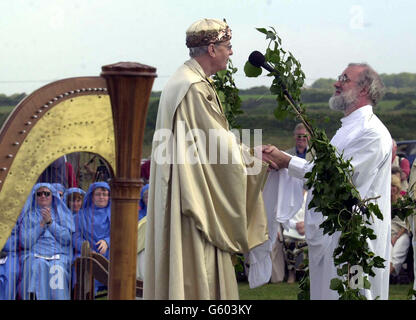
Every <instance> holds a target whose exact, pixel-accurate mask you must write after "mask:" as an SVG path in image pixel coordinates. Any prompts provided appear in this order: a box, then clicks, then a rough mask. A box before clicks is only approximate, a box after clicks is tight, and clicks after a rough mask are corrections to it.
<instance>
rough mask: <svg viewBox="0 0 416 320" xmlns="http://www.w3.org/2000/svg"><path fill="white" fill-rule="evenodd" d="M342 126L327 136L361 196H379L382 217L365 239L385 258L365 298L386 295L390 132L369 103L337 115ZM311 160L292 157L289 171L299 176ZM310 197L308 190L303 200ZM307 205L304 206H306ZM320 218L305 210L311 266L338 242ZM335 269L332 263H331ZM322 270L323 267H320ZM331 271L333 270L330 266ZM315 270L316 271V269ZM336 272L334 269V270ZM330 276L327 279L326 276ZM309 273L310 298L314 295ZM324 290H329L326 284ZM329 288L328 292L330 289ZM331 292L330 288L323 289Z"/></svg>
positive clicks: (309, 164)
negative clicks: (371, 236) (372, 234)
mask: <svg viewBox="0 0 416 320" xmlns="http://www.w3.org/2000/svg"><path fill="white" fill-rule="evenodd" d="M341 122H342V126H341V128H340V129H338V131H337V132H336V134H335V136H334V137H333V138H332V140H331V144H332V145H333V146H335V147H336V149H337V151H338V153H339V154H341V153H342V152H343V159H345V160H347V159H350V158H352V160H351V164H352V166H353V168H354V173H353V177H352V181H353V183H354V185H355V187H356V188H357V190H358V191H359V193H360V195H361V197H362V198H363V199H366V198H373V197H378V196H380V198H379V199H377V200H376V202H377V204H378V206H379V208H380V210H381V212H382V214H383V217H384V219H383V220H379V219H377V218H375V221H374V223H373V224H372V228H373V229H374V230H375V233H376V235H377V239H375V240H368V243H369V247H370V250H371V251H373V252H374V253H375V254H376V255H377V256H380V257H382V258H383V259H385V260H386V262H385V266H386V268H385V269H375V272H376V277H374V278H370V279H369V280H370V282H371V291H370V290H365V295H366V297H367V298H368V299H375V298H376V297H377V296H379V297H380V298H381V299H388V278H389V277H388V266H389V260H390V253H389V250H388V248H389V243H390V221H391V218H390V210H391V208H390V181H391V153H392V140H391V136H390V133H389V132H388V130H387V129H386V127H385V126H384V125H383V123H382V122H381V121H380V120H379V119H378V118H377V116H376V115H375V114H374V113H373V108H372V106H371V105H366V106H363V107H361V108H359V109H357V110H355V111H354V112H352V113H351V114H350V115H348V116H346V117H344V118H342V119H341ZM312 166H313V163H308V162H307V161H306V160H304V159H301V158H298V157H292V159H291V160H290V162H289V167H288V170H289V175H291V176H293V177H297V178H300V179H303V177H304V176H305V174H306V173H307V172H308V171H310V170H311V169H312ZM311 198H312V192H311V191H309V194H308V200H307V203H308V204H309V202H310V200H311ZM307 207H308V206H306V208H307ZM323 220H324V218H323V216H322V214H321V213H320V212H315V211H314V210H313V209H312V210H307V211H306V214H305V235H306V239H307V242H308V247H309V252H310V255H309V262H310V267H311V269H313V268H314V267H317V266H318V265H319V264H322V262H321V260H322V258H324V257H325V258H328V257H330V256H332V252H333V249H334V248H335V247H336V245H337V243H338V237H339V233H338V234H334V235H332V236H328V235H327V234H326V235H323V233H322V229H321V228H319V225H320V224H321V223H322V222H323ZM334 269H335V267H334ZM322 271H323V270H322ZM331 271H334V270H331ZM317 274H319V273H317ZM320 274H321V275H322V277H330V276H332V275H333V274H334V272H326V271H323V272H321V273H320ZM335 274H336V272H335ZM329 280H330V279H329ZM314 289H318V288H312V273H311V299H314V297H313V294H314ZM319 290H321V293H322V292H324V293H323V294H321V295H318V296H319V298H323V299H325V290H326V288H319ZM328 290H330V289H329V288H328ZM331 291H332V292H331ZM327 292H331V293H333V292H334V291H333V290H330V291H327Z"/></svg>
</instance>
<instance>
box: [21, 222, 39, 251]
mask: <svg viewBox="0 0 416 320" xmlns="http://www.w3.org/2000/svg"><path fill="white" fill-rule="evenodd" d="M19 229H20V232H19V242H20V245H21V246H22V247H23V248H24V249H31V248H32V246H33V245H34V244H35V243H36V242H37V241H38V239H39V237H40V236H41V235H43V233H44V232H45V228H42V227H41V226H40V223H39V222H34V221H33V220H32V219H28V217H27V216H26V217H25V218H24V219H23V220H22V222H21V225H20V228H19Z"/></svg>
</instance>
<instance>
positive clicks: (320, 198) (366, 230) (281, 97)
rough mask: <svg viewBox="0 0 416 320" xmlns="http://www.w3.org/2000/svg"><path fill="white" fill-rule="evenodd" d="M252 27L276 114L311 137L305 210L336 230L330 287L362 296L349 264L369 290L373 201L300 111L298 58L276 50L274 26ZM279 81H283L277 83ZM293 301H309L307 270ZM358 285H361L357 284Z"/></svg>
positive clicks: (374, 263) (377, 264)
mask: <svg viewBox="0 0 416 320" xmlns="http://www.w3.org/2000/svg"><path fill="white" fill-rule="evenodd" d="M270 28H271V29H265V28H258V29H257V30H258V31H259V32H261V33H263V34H265V35H266V40H269V44H268V47H267V49H266V52H265V54H264V56H265V60H266V62H267V63H269V64H270V65H271V66H272V67H273V68H274V69H276V70H277V71H278V73H279V75H280V76H279V77H275V76H276V74H275V73H269V74H268V75H267V76H269V77H274V79H273V81H272V85H271V87H270V91H271V93H272V94H275V95H276V96H277V98H276V100H277V108H276V109H275V111H274V114H275V116H276V118H278V119H284V118H286V117H298V118H299V119H300V120H301V121H302V122H303V123H304V125H305V127H306V129H307V130H308V132H309V133H310V135H311V139H310V144H311V145H310V147H311V150H313V153H314V166H313V169H312V171H311V172H308V173H307V174H306V175H305V178H306V179H307V182H306V184H307V186H308V188H309V189H312V200H311V202H310V203H309V206H308V208H309V209H315V210H316V211H319V212H321V213H322V215H323V216H324V217H325V218H326V219H325V220H324V222H323V223H322V224H321V225H320V227H321V228H322V229H323V233H324V234H328V235H333V234H334V233H336V232H339V234H340V238H339V242H338V247H337V248H335V250H334V253H333V257H334V264H335V267H336V268H337V275H338V276H339V277H337V278H334V279H332V280H331V283H330V288H331V289H332V290H336V291H337V292H338V294H339V299H341V300H344V299H348V300H351V299H355V300H363V299H366V298H365V296H364V295H362V294H361V292H360V288H357V285H356V284H355V283H353V281H352V279H353V276H354V274H353V269H354V268H352V267H354V266H359V267H361V268H362V270H363V272H364V276H363V282H362V283H363V288H365V289H369V288H370V286H371V283H370V282H369V280H368V276H374V275H375V272H374V268H383V267H384V262H385V261H384V259H382V258H381V257H378V256H375V254H374V252H372V251H371V250H370V248H369V246H368V243H367V239H372V240H373V239H376V235H375V233H374V231H373V230H372V229H371V228H370V226H371V224H372V221H373V220H374V218H375V217H377V218H379V219H383V216H382V213H381V211H380V209H379V207H378V205H377V204H376V203H375V202H374V200H375V199H362V198H361V197H360V194H359V192H358V190H357V189H356V187H355V186H354V184H353V183H352V175H353V167H352V165H351V161H350V159H349V160H345V159H343V154H338V153H337V151H336V149H335V147H334V146H332V145H331V144H330V141H329V139H328V137H327V136H326V133H325V132H324V131H323V130H321V129H318V128H314V127H313V126H312V122H311V121H310V120H309V119H308V116H307V114H306V109H305V107H304V106H303V105H302V103H301V99H300V92H301V88H302V86H303V84H304V79H305V74H304V73H303V71H302V70H301V64H300V62H299V61H298V60H297V59H296V58H295V57H294V56H293V54H291V53H290V52H287V51H285V50H283V49H282V47H281V43H282V41H281V39H280V37H279V36H278V35H277V32H276V30H275V29H274V28H272V27H270ZM244 71H245V73H246V75H247V76H248V77H258V76H259V75H260V74H261V73H262V69H261V68H257V67H255V66H253V65H251V63H250V62H248V61H247V62H246V64H245V67H244ZM282 84H283V85H282ZM283 87H286V88H287V91H288V92H290V95H291V96H292V98H293V100H291V99H290V98H288V96H287V95H286V94H285V90H284V89H283ZM299 284H300V286H299V287H300V290H301V291H300V293H299V295H298V298H299V299H309V298H310V294H309V274H308V272H307V273H306V274H305V277H304V278H303V279H302V280H301V281H300V283H299ZM361 289H362V288H361Z"/></svg>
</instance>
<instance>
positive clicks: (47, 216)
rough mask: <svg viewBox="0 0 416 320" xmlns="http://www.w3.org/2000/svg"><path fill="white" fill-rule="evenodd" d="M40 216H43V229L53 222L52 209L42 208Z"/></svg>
mask: <svg viewBox="0 0 416 320" xmlns="http://www.w3.org/2000/svg"><path fill="white" fill-rule="evenodd" d="M40 214H41V215H42V221H41V222H40V225H41V227H43V226H45V225H47V224H49V223H51V222H52V216H51V209H50V208H42V209H41V210H40Z"/></svg>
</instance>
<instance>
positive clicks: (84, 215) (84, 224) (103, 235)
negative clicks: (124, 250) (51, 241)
mask: <svg viewBox="0 0 416 320" xmlns="http://www.w3.org/2000/svg"><path fill="white" fill-rule="evenodd" d="M97 188H104V189H107V190H108V192H110V186H109V185H108V183H107V182H104V181H100V182H94V183H93V184H91V185H90V187H89V188H88V191H87V194H86V195H85V197H84V203H83V205H82V208H81V210H80V212H79V213H78V215H79V227H78V228H77V229H76V230H75V233H74V236H73V239H74V240H73V243H74V249H75V255H76V256H79V255H80V254H81V248H82V243H83V242H84V241H88V242H89V243H90V247H91V249H92V250H94V251H95V252H99V251H98V245H97V242H98V241H100V240H105V242H107V245H108V249H107V251H106V252H105V254H104V255H103V256H104V257H106V258H107V259H110V223H111V198H109V199H108V204H107V206H106V207H104V208H99V207H97V206H95V205H94V203H93V199H92V195H93V192H94V190H95V189H97ZM95 283H96V285H95V292H97V291H98V290H99V289H102V288H103V287H105V286H103V284H101V283H99V282H98V281H96V282H95Z"/></svg>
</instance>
